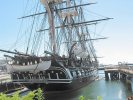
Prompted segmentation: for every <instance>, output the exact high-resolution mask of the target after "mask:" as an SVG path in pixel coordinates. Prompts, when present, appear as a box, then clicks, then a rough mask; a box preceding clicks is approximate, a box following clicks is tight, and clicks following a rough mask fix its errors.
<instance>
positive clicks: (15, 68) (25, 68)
mask: <svg viewBox="0 0 133 100" xmlns="http://www.w3.org/2000/svg"><path fill="white" fill-rule="evenodd" d="M50 66H51V61H42V62H40V63H38V64H33V65H14V64H12V65H10V64H7V70H8V72H9V73H10V72H16V71H18V72H23V71H31V72H33V71H36V72H37V71H43V70H47V69H49V68H50Z"/></svg>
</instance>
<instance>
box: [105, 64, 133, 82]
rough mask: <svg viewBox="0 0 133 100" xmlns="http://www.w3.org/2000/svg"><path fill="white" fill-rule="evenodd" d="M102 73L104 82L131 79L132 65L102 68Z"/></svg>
mask: <svg viewBox="0 0 133 100" xmlns="http://www.w3.org/2000/svg"><path fill="white" fill-rule="evenodd" d="M104 71H105V79H106V80H109V79H111V80H117V79H123V80H126V79H132V78H133V65H130V66H129V65H128V64H119V65H115V66H107V67H105V68H104Z"/></svg>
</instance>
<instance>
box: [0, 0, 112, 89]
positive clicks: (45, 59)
mask: <svg viewBox="0 0 133 100" xmlns="http://www.w3.org/2000/svg"><path fill="white" fill-rule="evenodd" d="M35 1H37V6H36V7H35V13H33V14H30V15H26V16H23V17H21V18H19V19H21V20H26V19H28V20H27V22H28V21H29V22H30V21H31V22H32V23H31V27H27V28H28V29H29V30H30V31H29V32H28V34H29V35H27V37H28V36H29V38H27V40H26V42H25V44H26V45H27V46H26V48H25V49H24V50H23V52H22V49H21V47H22V46H21V47H20V48H19V49H20V50H19V49H18V50H16V49H15V50H11V51H9V50H3V49H0V51H2V52H6V54H5V55H4V56H5V57H6V58H7V59H8V63H7V65H6V66H7V70H8V72H9V73H10V74H11V79H12V81H13V82H14V83H21V84H23V85H25V86H26V87H28V88H29V89H37V88H38V87H40V88H42V89H44V90H45V91H69V90H75V89H78V88H81V87H83V86H85V85H87V84H89V83H90V82H92V81H94V80H95V79H96V78H98V71H97V70H98V60H97V56H96V53H95V49H94V45H93V42H94V41H95V40H98V39H104V38H93V37H92V35H91V32H90V31H89V26H93V25H96V24H98V23H99V22H101V21H105V20H109V19H110V18H107V17H106V18H102V19H95V20H87V17H89V15H87V14H85V12H84V7H87V6H89V5H92V4H95V3H85V2H84V0H40V1H39V0H35ZM39 6H41V8H39ZM38 9H41V11H42V10H43V11H42V12H38ZM39 16H41V17H39ZM36 26H37V27H36ZM25 32H26V31H25ZM9 59H10V60H9Z"/></svg>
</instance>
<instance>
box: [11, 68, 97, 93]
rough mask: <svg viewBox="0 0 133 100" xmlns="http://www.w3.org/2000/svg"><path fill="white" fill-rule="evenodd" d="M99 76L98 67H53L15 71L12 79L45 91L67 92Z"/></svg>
mask: <svg viewBox="0 0 133 100" xmlns="http://www.w3.org/2000/svg"><path fill="white" fill-rule="evenodd" d="M97 78H98V74H97V69H90V68H67V69H66V68H51V69H49V70H46V71H41V72H39V73H36V74H31V73H30V72H19V73H18V72H14V73H12V80H13V82H15V83H21V84H23V85H25V86H26V87H27V88H29V89H31V90H35V89H37V88H42V89H43V90H44V91H45V92H49V93H51V92H54V93H55V92H56V93H58V92H59V93H60V92H67V91H73V90H77V89H79V88H81V87H84V86H85V85H88V84H89V83H91V82H92V81H94V80H95V79H97Z"/></svg>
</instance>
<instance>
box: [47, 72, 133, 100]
mask: <svg viewBox="0 0 133 100" xmlns="http://www.w3.org/2000/svg"><path fill="white" fill-rule="evenodd" d="M132 94H133V93H132V90H131V88H130V86H129V85H127V83H126V82H125V81H120V80H115V81H111V80H109V81H106V80H105V79H104V71H103V70H100V71H99V80H96V81H95V82H92V83H91V84H89V85H87V86H86V87H84V88H81V89H80V90H77V91H72V92H70V93H65V94H47V95H46V96H45V98H46V100H79V97H80V96H85V100H88V98H89V100H97V96H100V97H102V100H126V98H127V97H128V96H131V95H132Z"/></svg>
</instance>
